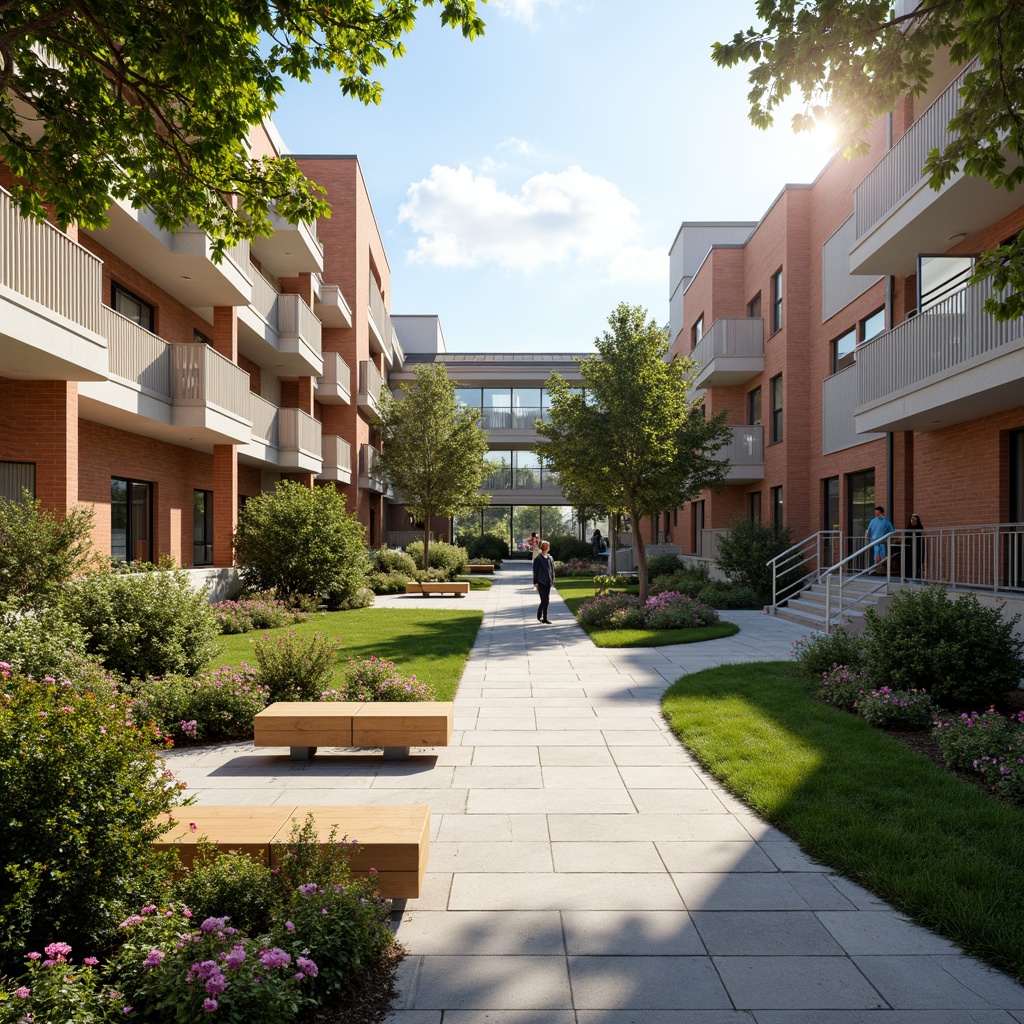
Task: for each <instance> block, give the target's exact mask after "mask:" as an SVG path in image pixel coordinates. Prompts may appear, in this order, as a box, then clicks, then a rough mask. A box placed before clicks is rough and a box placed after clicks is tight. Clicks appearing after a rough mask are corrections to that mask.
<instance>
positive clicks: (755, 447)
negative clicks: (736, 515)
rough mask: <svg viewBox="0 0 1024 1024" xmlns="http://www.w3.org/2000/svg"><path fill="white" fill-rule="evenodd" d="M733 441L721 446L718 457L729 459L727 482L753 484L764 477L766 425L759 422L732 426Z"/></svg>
mask: <svg viewBox="0 0 1024 1024" xmlns="http://www.w3.org/2000/svg"><path fill="white" fill-rule="evenodd" d="M730 430H732V441H730V442H729V443H728V444H727V445H725V447H724V448H719V450H718V458H719V459H728V460H729V475H728V476H727V477H726V478H725V482H726V484H752V483H755V482H756V481H758V480H763V479H764V427H762V426H761V425H760V424H759V423H757V424H752V425H743V426H734V427H730Z"/></svg>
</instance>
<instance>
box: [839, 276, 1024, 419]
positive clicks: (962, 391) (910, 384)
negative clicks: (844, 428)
mask: <svg viewBox="0 0 1024 1024" xmlns="http://www.w3.org/2000/svg"><path fill="white" fill-rule="evenodd" d="M991 294H992V290H991V286H990V285H989V283H988V282H983V283H982V284H979V285H975V286H973V287H971V288H965V289H964V290H963V291H961V292H959V293H957V294H955V295H953V296H951V297H950V298H948V299H946V300H945V301H943V302H941V303H937V304H936V305H934V306H932V307H931V308H930V309H928V310H927V311H926V312H924V313H921V314H919V315H918V316H915V317H913V318H911V319H910V320H907V321H905V322H904V323H902V324H899V325H897V326H896V327H895V328H893V330H891V331H887V332H886V333H885V334H880V335H879V336H878V337H877V338H874V339H873V340H871V341H869V342H867V343H866V344H864V345H861V346H859V347H858V349H857V363H856V367H857V411H856V427H857V431H858V433H864V432H866V431H888V430H936V429H939V428H941V427H948V426H951V425H953V424H955V423H963V422H964V421H966V420H971V419H975V418H977V417H979V416H988V415H990V414H992V413H997V412H1003V411H1006V410H1007V409H1014V408H1016V407H1017V406H1019V405H1020V404H1021V395H1022V394H1024V355H1022V353H1024V318H1022V319H1018V320H1011V321H1008V322H1006V323H999V322H998V321H996V320H994V319H992V317H990V316H989V315H988V314H987V313H985V312H983V310H982V305H983V303H984V302H985V299H986V298H987V297H988V296H989V295H991Z"/></svg>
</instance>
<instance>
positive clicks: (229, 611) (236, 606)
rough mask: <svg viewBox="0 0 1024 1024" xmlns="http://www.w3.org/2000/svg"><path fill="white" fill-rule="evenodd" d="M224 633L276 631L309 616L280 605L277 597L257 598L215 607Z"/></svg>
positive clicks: (282, 604) (264, 596)
mask: <svg viewBox="0 0 1024 1024" xmlns="http://www.w3.org/2000/svg"><path fill="white" fill-rule="evenodd" d="M211 607H212V608H213V610H214V612H215V613H216V615H217V621H218V622H219V623H220V631H221V632H222V633H247V632H248V631H249V630H250V629H276V628H277V627H278V626H287V625H289V624H290V623H293V622H301V621H302V620H303V619H304V618H306V617H307V616H308V614H309V612H308V611H303V610H300V609H298V608H294V607H292V606H290V605H289V604H288V603H287V602H286V601H279V600H278V599H277V598H275V597H274V596H273V594H255V595H253V596H252V597H246V598H241V599H239V600H238V601H221V602H219V603H218V604H215V605H211Z"/></svg>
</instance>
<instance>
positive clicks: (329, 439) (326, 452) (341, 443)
mask: <svg viewBox="0 0 1024 1024" xmlns="http://www.w3.org/2000/svg"><path fill="white" fill-rule="evenodd" d="M323 460H324V470H327V469H333V470H336V471H337V470H344V471H346V472H349V473H351V471H352V445H350V444H349V443H348V441H346V440H345V439H344V438H343V437H338V435H337V434H324V435H323Z"/></svg>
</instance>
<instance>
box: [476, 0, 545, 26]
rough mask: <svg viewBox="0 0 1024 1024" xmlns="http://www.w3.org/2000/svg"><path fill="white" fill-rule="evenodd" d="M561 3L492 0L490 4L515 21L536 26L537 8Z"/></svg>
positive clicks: (538, 0) (535, 0)
mask: <svg viewBox="0 0 1024 1024" xmlns="http://www.w3.org/2000/svg"><path fill="white" fill-rule="evenodd" d="M559 3H561V0H490V3H489V4H488V6H489V7H492V8H494V10H496V11H498V12H499V13H501V14H504V15H506V16H507V17H509V18H512V19H513V20H514V21H519V22H522V24H524V25H528V26H529V27H530V28H534V27H535V23H534V20H533V15H534V13H535V12H536V10H537V8H538V7H542V6H544V5H545V4H549V5H551V6H552V7H557V6H558V5H559Z"/></svg>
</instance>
